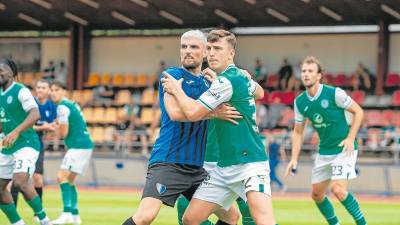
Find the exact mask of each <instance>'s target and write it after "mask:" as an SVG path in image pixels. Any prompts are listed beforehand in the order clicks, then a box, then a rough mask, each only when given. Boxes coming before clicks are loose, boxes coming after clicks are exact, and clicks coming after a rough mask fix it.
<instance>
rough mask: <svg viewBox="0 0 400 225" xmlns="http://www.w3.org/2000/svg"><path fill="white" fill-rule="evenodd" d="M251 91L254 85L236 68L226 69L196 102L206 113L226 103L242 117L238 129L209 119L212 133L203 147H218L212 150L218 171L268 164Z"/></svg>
mask: <svg viewBox="0 0 400 225" xmlns="http://www.w3.org/2000/svg"><path fill="white" fill-rule="evenodd" d="M255 90H256V86H255V84H254V82H252V81H251V80H249V79H248V78H247V77H246V76H245V75H244V74H243V72H242V71H241V70H240V69H238V68H237V67H236V66H234V65H230V66H229V67H228V68H227V69H226V70H225V71H224V72H222V73H221V74H219V76H218V77H217V79H216V80H215V81H214V82H213V83H212V84H211V87H210V89H208V90H207V91H206V92H205V93H203V94H202V95H201V96H200V98H199V99H198V101H199V102H200V103H201V104H202V105H203V106H204V107H205V108H207V109H209V110H213V109H215V108H216V107H217V106H218V105H220V104H222V103H224V102H227V103H229V104H230V105H231V106H233V107H235V108H236V110H237V111H238V112H239V113H240V114H241V115H242V116H243V119H240V120H238V123H239V124H238V125H235V124H232V123H230V122H228V121H225V120H220V119H213V123H214V126H215V127H214V128H213V127H211V128H212V129H215V131H213V130H212V129H211V132H212V133H211V135H208V139H207V144H209V143H211V144H212V143H218V144H217V145H215V146H217V148H218V152H219V158H218V166H219V167H227V166H232V165H237V164H243V163H251V162H259V161H266V160H268V158H267V155H266V152H265V149H264V146H263V143H262V141H261V140H260V137H259V132H258V127H257V125H256V105H255V100H254V91H255ZM212 126H213V125H212ZM207 147H208V145H207ZM212 149H214V148H212ZM207 152H210V151H209V148H206V154H208V153H207Z"/></svg>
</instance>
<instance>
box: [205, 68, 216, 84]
mask: <svg viewBox="0 0 400 225" xmlns="http://www.w3.org/2000/svg"><path fill="white" fill-rule="evenodd" d="M203 74H204V77H205V78H206V79H207V80H208V81H210V82H211V83H212V82H213V81H214V80H215V79H216V78H217V73H216V72H215V71H214V70H212V69H210V68H206V69H204V70H203Z"/></svg>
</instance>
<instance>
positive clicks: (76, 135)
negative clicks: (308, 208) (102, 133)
mask: <svg viewBox="0 0 400 225" xmlns="http://www.w3.org/2000/svg"><path fill="white" fill-rule="evenodd" d="M65 90H66V87H65V86H64V84H63V83H61V82H59V81H55V82H53V83H52V85H51V99H52V100H53V102H55V103H56V104H57V105H58V107H57V123H58V124H59V134H60V136H61V137H62V138H64V143H65V146H66V147H67V149H68V150H67V153H66V154H65V156H64V159H63V161H62V163H61V169H60V171H59V172H58V174H57V179H58V183H59V184H60V188H61V195H62V201H63V206H64V209H63V213H62V214H61V216H60V217H59V218H58V219H56V220H54V221H53V223H54V224H70V223H73V224H75V225H78V224H81V223H82V221H81V218H80V216H79V210H78V192H77V189H76V186H75V179H76V177H77V175H83V174H84V173H85V171H86V169H87V167H88V165H89V161H90V158H91V156H92V152H93V147H94V146H93V141H92V139H91V137H90V135H89V132H88V131H87V129H86V121H85V119H84V118H83V115H82V111H81V109H80V107H79V105H78V104H77V103H75V102H73V101H70V100H68V99H67V98H65Z"/></svg>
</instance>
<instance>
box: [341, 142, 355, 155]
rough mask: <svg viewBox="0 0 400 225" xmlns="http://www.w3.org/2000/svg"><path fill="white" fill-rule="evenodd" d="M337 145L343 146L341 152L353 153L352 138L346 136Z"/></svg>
mask: <svg viewBox="0 0 400 225" xmlns="http://www.w3.org/2000/svg"><path fill="white" fill-rule="evenodd" d="M339 147H343V152H348V153H350V154H354V139H353V138H346V139H344V140H343V141H342V142H340V144H339Z"/></svg>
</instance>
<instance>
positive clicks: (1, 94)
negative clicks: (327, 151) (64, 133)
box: [0, 82, 40, 155]
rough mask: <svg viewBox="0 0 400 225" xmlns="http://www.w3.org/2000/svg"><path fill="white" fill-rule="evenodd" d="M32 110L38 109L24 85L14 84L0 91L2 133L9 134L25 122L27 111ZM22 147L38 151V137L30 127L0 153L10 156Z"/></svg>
mask: <svg viewBox="0 0 400 225" xmlns="http://www.w3.org/2000/svg"><path fill="white" fill-rule="evenodd" d="M34 108H38V105H37V104H36V101H35V99H34V98H33V96H32V94H31V92H30V91H29V89H28V88H26V87H25V86H24V85H22V84H20V83H16V82H14V83H12V84H11V86H10V87H8V88H7V90H0V122H1V127H2V129H3V133H4V134H5V135H8V134H9V133H11V132H12V131H13V130H14V129H15V128H16V127H18V126H19V125H20V124H22V123H23V122H24V121H25V119H26V117H27V116H28V114H29V111H30V110H31V109H34ZM24 147H31V148H33V149H35V150H37V151H40V142H39V137H38V135H37V134H36V132H35V130H33V128H32V127H30V128H28V129H26V130H24V131H22V132H21V133H20V135H19V136H18V138H17V140H16V141H15V142H14V144H13V145H12V146H11V147H9V148H5V147H4V148H3V149H2V151H1V152H2V153H3V154H5V155H10V154H13V153H14V152H16V151H18V150H19V149H21V148H24Z"/></svg>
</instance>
